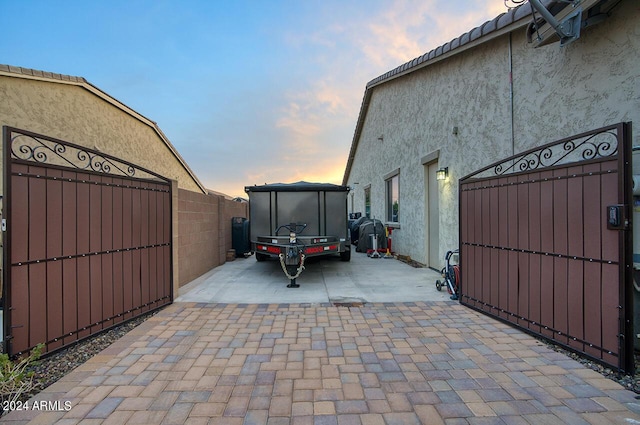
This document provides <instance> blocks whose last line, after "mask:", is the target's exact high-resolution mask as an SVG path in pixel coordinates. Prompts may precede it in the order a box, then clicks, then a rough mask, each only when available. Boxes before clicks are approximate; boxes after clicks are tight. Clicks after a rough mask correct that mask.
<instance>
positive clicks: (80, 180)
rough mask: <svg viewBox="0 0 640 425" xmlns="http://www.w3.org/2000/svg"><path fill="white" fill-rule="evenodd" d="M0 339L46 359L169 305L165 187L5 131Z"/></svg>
mask: <svg viewBox="0 0 640 425" xmlns="http://www.w3.org/2000/svg"><path fill="white" fill-rule="evenodd" d="M3 136H4V217H5V220H6V222H5V221H4V220H3V228H5V229H6V231H5V232H4V257H3V259H4V264H5V267H4V273H3V282H4V285H3V299H4V327H5V329H4V335H5V349H6V351H7V353H9V354H10V355H14V354H20V353H22V352H25V351H27V350H29V349H31V348H33V347H34V346H36V345H37V344H39V343H44V344H45V347H46V348H45V349H46V351H52V350H55V349H59V348H61V347H63V346H66V345H68V344H70V343H73V342H75V341H77V340H79V339H83V338H86V337H88V336H90V335H92V334H95V333H97V332H100V331H102V330H104V329H107V328H109V327H111V326H114V325H116V324H118V323H120V322H123V321H126V320H128V319H131V318H134V317H136V316H139V315H141V314H143V313H145V312H148V311H150V310H153V309H156V308H158V307H160V306H163V305H165V304H169V303H171V301H172V299H173V295H172V254H171V235H172V230H171V185H170V183H169V182H168V181H167V180H166V179H164V178H162V177H160V176H158V175H157V174H155V173H153V172H150V171H148V170H145V169H142V168H140V167H136V166H135V165H133V164H130V163H128V162H126V161H123V160H121V159H117V158H114V157H112V156H109V155H105V154H102V153H100V152H97V151H93V150H90V149H86V148H84V147H82V146H77V145H74V144H71V143H66V142H63V141H61V140H56V139H52V138H49V137H46V136H42V135H38V134H34V133H31V132H28V131H24V130H18V129H15V128H9V127H4V128H3Z"/></svg>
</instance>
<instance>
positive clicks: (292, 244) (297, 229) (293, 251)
mask: <svg viewBox="0 0 640 425" xmlns="http://www.w3.org/2000/svg"><path fill="white" fill-rule="evenodd" d="M283 227H284V228H285V229H287V230H288V231H289V246H288V247H287V251H286V255H285V254H283V253H280V254H279V255H278V258H280V266H282V271H284V274H285V275H286V276H287V278H289V280H290V281H291V282H290V283H289V284H288V285H287V288H299V287H300V285H298V284H297V283H296V279H297V278H298V276H300V273H302V271H303V270H304V257H305V256H304V252H303V251H304V247H301V246H300V245H298V233H301V232H302V231H303V230H304V229H305V228H306V227H307V224H306V223H304V224H297V223H290V224H285V225H282V226H280V227H278V228H277V229H276V234H277V233H278V231H279V230H280V229H282V228H283Z"/></svg>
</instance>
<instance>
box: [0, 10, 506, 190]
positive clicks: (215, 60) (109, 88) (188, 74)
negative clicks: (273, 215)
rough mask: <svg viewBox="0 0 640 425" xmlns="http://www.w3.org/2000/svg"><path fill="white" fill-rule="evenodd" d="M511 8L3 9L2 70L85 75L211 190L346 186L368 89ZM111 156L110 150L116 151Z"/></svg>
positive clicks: (1, 13) (0, 55)
mask: <svg viewBox="0 0 640 425" xmlns="http://www.w3.org/2000/svg"><path fill="white" fill-rule="evenodd" d="M506 10H507V9H506V7H505V5H504V3H503V0H406V1H400V0H323V1H319V0H297V1H289V0H284V1H277V0H273V1H258V0H255V1H241V0H237V1H227V2H223V1H217V0H202V1H196V0H184V1H177V0H176V1H160V0H158V1H151V0H134V1H132V0H109V1H106V0H104V1H98V0H92V1H88V0H82V1H68V0H65V1H51V0H46V1H31V0H0V16H2V17H3V31H2V37H0V63H2V64H7V65H13V66H21V67H25V68H33V69H38V70H42V71H48V72H55V73H60V74H67V75H72V76H78V77H84V78H85V79H86V80H87V81H89V82H90V83H91V84H93V85H95V86H97V87H98V88H100V89H101V90H103V91H104V92H106V93H107V94H109V95H111V96H112V97H114V98H116V99H117V100H119V101H120V102H122V103H124V104H125V105H127V106H129V107H130V108H132V109H134V110H136V111H137V112H138V113H140V114H142V115H144V116H146V117H147V118H149V119H151V120H153V121H155V122H157V123H158V126H159V127H160V129H161V130H162V131H163V132H164V133H165V135H166V136H167V137H168V139H169V140H170V141H171V143H172V144H173V145H174V146H175V147H176V149H177V150H178V152H179V153H180V154H181V155H182V157H183V158H184V159H185V160H186V162H187V163H188V164H189V166H190V167H191V169H192V170H193V171H194V173H195V174H196V175H197V177H198V178H199V179H200V181H201V182H202V183H203V184H204V185H205V186H206V187H207V188H209V189H212V190H215V191H219V192H223V193H226V194H228V195H230V196H243V197H245V196H246V194H245V193H244V186H247V185H253V184H264V183H276V182H282V183H287V182H295V181H299V180H306V181H311V182H326V183H337V184H339V183H341V181H342V177H343V174H344V170H345V165H346V161H347V155H348V153H349V148H350V145H351V141H352V139H353V133H354V130H355V125H356V120H357V118H358V113H359V110H360V104H361V102H362V98H363V95H364V90H365V86H366V84H367V82H369V81H370V80H372V79H374V78H375V77H378V76H379V75H381V74H384V73H385V72H387V71H389V70H391V69H393V68H395V67H397V66H399V65H401V64H403V63H405V62H407V61H409V60H412V59H413V58H415V57H417V56H420V55H422V54H424V53H426V52H428V51H430V50H431V49H433V48H435V47H438V46H440V45H441V44H444V43H446V42H448V41H451V40H452V39H453V38H455V37H458V36H460V35H462V34H463V33H465V32H467V31H469V30H471V29H472V28H474V27H476V26H478V25H480V24H482V23H483V22H485V21H487V20H489V19H492V18H494V17H496V16H497V15H499V14H500V13H502V12H505V11H506ZM105 151H108V149H105Z"/></svg>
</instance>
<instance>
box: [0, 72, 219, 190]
mask: <svg viewBox="0 0 640 425" xmlns="http://www.w3.org/2000/svg"><path fill="white" fill-rule="evenodd" d="M0 76H5V77H13V78H24V79H29V80H38V81H46V82H50V83H51V82H53V83H59V84H69V85H74V86H80V87H83V88H84V89H86V90H88V91H89V92H91V93H93V94H94V95H96V96H98V97H100V98H101V99H102V100H104V101H106V102H108V103H110V104H111V105H113V106H115V107H116V108H118V109H120V110H122V111H123V112H125V113H127V114H129V115H131V116H132V117H134V118H135V119H137V120H138V121H140V122H142V123H144V124H146V125H148V126H149V127H151V128H152V129H153V130H154V131H155V133H156V134H157V135H158V137H159V138H160V139H161V140H162V141H163V143H164V144H165V145H166V146H167V148H168V149H169V150H170V151H171V153H172V154H173V156H174V157H175V158H176V159H177V160H178V162H179V163H180V165H182V167H183V168H184V169H185V171H186V172H187V173H188V174H189V176H191V178H192V179H193V181H194V182H195V183H196V184H197V185H198V187H199V188H200V190H202V192H203V193H207V189H206V188H205V187H204V185H203V184H202V182H201V181H200V179H198V177H197V176H196V175H195V173H194V172H193V170H191V168H190V167H189V165H188V164H187V162H186V161H185V160H184V158H182V156H181V155H180V154H179V153H178V151H177V150H176V148H175V147H174V146H173V144H171V142H170V141H169V139H168V138H167V136H165V134H164V133H163V132H162V130H160V127H159V126H158V124H157V123H156V122H155V121H153V120H150V119H149V118H147V117H145V116H144V115H142V114H140V113H138V112H136V111H135V110H134V109H132V108H130V107H128V106H127V105H125V104H124V103H122V102H120V101H119V100H117V99H116V98H114V97H112V96H110V95H109V94H107V93H106V92H104V91H102V90H100V89H99V88H98V87H96V86H94V85H93V84H91V83H89V82H88V81H87V80H86V79H84V78H83V77H74V76H70V75H64V74H55V73H51V72H45V71H38V70H35V69H29V68H22V67H15V66H11V65H0Z"/></svg>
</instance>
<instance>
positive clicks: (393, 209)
mask: <svg viewBox="0 0 640 425" xmlns="http://www.w3.org/2000/svg"><path fill="white" fill-rule="evenodd" d="M399 180H400V175H399V171H398V172H396V173H395V174H394V175H392V176H391V177H389V178H387V179H386V180H385V182H386V186H387V221H388V222H391V223H397V222H398V213H399V209H400V205H399V197H398V195H399V190H398V189H399V187H398V186H399Z"/></svg>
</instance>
